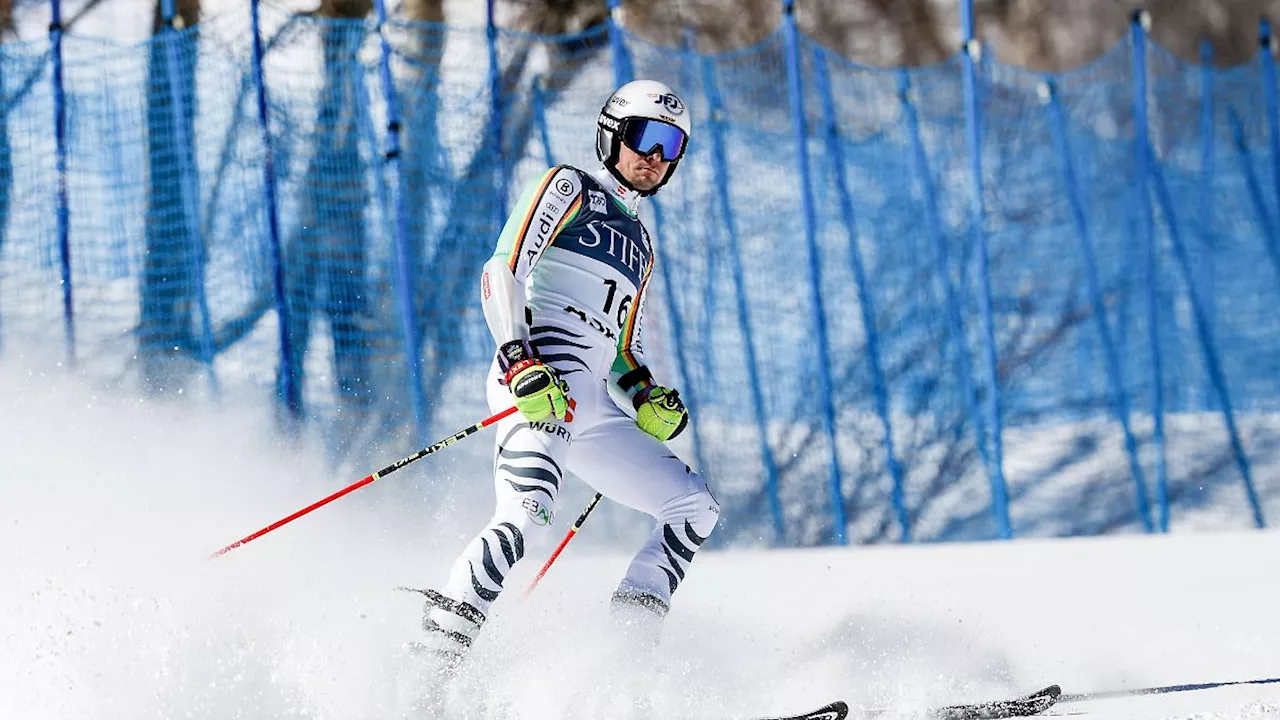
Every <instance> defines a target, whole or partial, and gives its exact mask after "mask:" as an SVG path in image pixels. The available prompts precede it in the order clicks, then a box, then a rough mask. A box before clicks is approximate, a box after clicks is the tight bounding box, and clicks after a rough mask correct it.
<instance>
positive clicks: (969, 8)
mask: <svg viewBox="0 0 1280 720" xmlns="http://www.w3.org/2000/svg"><path fill="white" fill-rule="evenodd" d="M960 24H961V26H962V30H963V32H964V46H963V49H962V52H961V53H960V59H961V62H962V63H963V68H964V109H965V112H964V116H965V130H966V135H967V136H968V146H969V173H970V175H971V179H972V183H973V188H972V193H971V194H970V197H969V233H970V235H971V238H972V241H973V243H974V246H975V248H976V250H977V256H978V282H979V285H980V287H979V292H978V303H979V307H980V308H981V313H982V340H983V359H984V360H985V365H986V368H985V369H986V379H987V396H986V414H987V425H988V426H989V427H990V428H991V452H990V456H989V458H990V460H989V462H988V464H987V477H988V479H989V480H990V482H991V512H992V514H993V515H994V516H995V521H996V532H997V533H998V534H999V536H1000V537H1001V538H1005V539H1008V538H1011V537H1013V528H1012V526H1011V525H1010V522H1009V491H1008V487H1007V486H1006V485H1005V478H1004V440H1003V432H1002V428H1001V419H1000V373H999V365H998V362H999V360H998V358H997V354H996V339H995V319H994V310H993V309H992V306H991V262H990V252H989V248H988V247H987V233H986V231H985V230H984V229H983V226H982V223H983V219H984V217H985V215H986V212H985V209H984V207H983V199H982V116H981V109H982V106H981V103H980V102H979V98H978V92H979V88H978V70H977V63H978V60H979V58H980V57H981V56H982V44H981V43H979V42H978V40H977V38H975V37H974V34H973V30H974V28H973V0H963V2H961V3H960Z"/></svg>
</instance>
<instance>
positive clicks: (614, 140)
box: [596, 80, 692, 195]
mask: <svg viewBox="0 0 1280 720" xmlns="http://www.w3.org/2000/svg"><path fill="white" fill-rule="evenodd" d="M691 129H692V122H691V121H690V119H689V108H688V107H686V106H685V104H684V101H683V100H681V99H680V96H678V95H676V93H675V91H674V90H672V89H671V88H669V87H667V86H666V85H664V84H662V83H660V82H658V81H656V80H633V81H631V82H629V83H627V84H626V85H623V86H622V87H620V88H618V89H617V90H615V91H614V93H613V94H612V95H610V96H609V99H608V101H606V102H605V104H604V107H602V108H600V118H599V119H598V120H597V121H596V157H597V158H599V159H600V162H602V163H604V166H605V167H606V168H608V170H609V172H611V173H613V176H614V177H615V178H617V179H618V182H620V183H622V184H623V185H624V186H626V187H628V188H631V189H632V190H635V191H636V192H639V193H640V194H641V195H652V194H654V193H656V192H658V188H660V187H662V186H663V185H665V184H667V181H668V180H670V179H671V175H672V174H673V173H675V171H676V165H677V164H678V163H679V162H680V158H681V157H683V156H684V150H685V147H686V146H687V145H688V144H689V132H690V130H691ZM624 142H625V143H626V144H627V147H629V148H631V149H632V150H635V151H636V152H638V153H642V154H648V153H651V152H653V151H654V150H655V149H657V148H659V147H661V149H662V157H663V159H664V160H667V161H669V162H670V163H671V165H670V166H669V167H668V168H667V174H666V175H665V176H664V177H663V178H662V180H660V181H659V182H658V184H657V185H654V186H653V187H652V188H650V189H649V190H639V189H637V188H636V187H634V186H632V185H631V183H630V182H628V181H627V179H626V178H624V177H623V176H622V173H620V172H618V152H619V150H620V149H621V147H622V144H623V143H624Z"/></svg>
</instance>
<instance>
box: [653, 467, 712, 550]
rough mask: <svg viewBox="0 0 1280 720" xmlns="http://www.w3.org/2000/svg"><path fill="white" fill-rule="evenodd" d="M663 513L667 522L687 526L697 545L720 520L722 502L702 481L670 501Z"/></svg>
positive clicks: (677, 525)
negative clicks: (693, 488)
mask: <svg viewBox="0 0 1280 720" xmlns="http://www.w3.org/2000/svg"><path fill="white" fill-rule="evenodd" d="M699 480H701V478H699ZM663 514H664V515H665V517H664V518H663V520H664V521H665V522H666V523H667V524H673V525H675V526H676V527H685V526H687V530H686V532H687V533H688V534H689V535H690V539H691V540H692V541H693V542H694V543H695V545H697V546H701V545H702V543H703V541H705V540H706V539H707V537H708V536H710V535H711V532H712V530H714V529H715V526H716V523H717V522H718V521H719V520H720V503H719V502H718V501H717V500H716V498H715V496H714V495H712V494H711V490H710V489H709V488H708V487H707V485H706V483H705V482H701V481H700V482H699V483H698V484H697V489H695V490H693V491H692V492H690V493H689V494H687V495H684V496H682V497H680V498H678V499H676V500H675V501H673V502H672V503H670V504H669V505H668V506H667V508H666V512H665V513H663Z"/></svg>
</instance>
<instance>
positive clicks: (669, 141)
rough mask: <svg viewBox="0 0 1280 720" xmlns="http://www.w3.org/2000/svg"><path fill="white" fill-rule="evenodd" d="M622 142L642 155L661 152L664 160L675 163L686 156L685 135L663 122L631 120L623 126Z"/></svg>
mask: <svg viewBox="0 0 1280 720" xmlns="http://www.w3.org/2000/svg"><path fill="white" fill-rule="evenodd" d="M622 142H623V143H625V144H626V146H627V147H629V148H631V149H632V150H635V151H636V152H638V153H640V154H641V155H649V154H650V153H652V152H654V151H655V150H661V151H662V159H663V160H666V161H667V162H674V161H676V160H679V159H680V156H681V155H683V154H684V143H685V134H684V131H683V130H681V129H680V128H678V127H676V126H675V125H672V124H671V123H665V122H662V121H661V120H647V119H644V118H629V119H627V120H626V121H625V122H624V123H623V126H622Z"/></svg>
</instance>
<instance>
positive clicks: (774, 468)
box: [702, 57, 786, 544]
mask: <svg viewBox="0 0 1280 720" xmlns="http://www.w3.org/2000/svg"><path fill="white" fill-rule="evenodd" d="M702 84H703V91H704V92H705V93H706V95H707V103H708V104H709V105H710V107H709V108H708V109H709V111H710V112H709V115H710V121H709V122H708V123H707V129H706V132H707V134H708V135H709V136H710V137H711V166H712V169H713V171H714V172H715V177H716V183H715V187H716V199H717V200H718V201H719V203H720V208H721V211H722V212H723V213H724V226H725V231H726V233H727V234H728V241H729V259H730V267H731V269H732V272H733V290H734V297H735V299H736V301H737V315H738V331H739V332H741V333H742V345H743V347H744V349H745V350H746V354H747V356H746V365H747V367H746V370H747V377H748V379H750V381H751V407H752V410H753V411H754V412H755V416H756V439H757V441H758V442H759V443H760V460H761V462H762V463H763V464H764V472H765V492H766V493H768V495H769V513H770V515H771V516H772V517H773V537H774V543H775V544H781V543H782V542H784V541H785V540H786V523H785V520H784V519H783V515H782V496H781V493H780V492H779V489H778V464H777V461H776V460H775V459H774V457H773V449H772V448H770V447H769V434H768V414H767V413H766V412H765V407H764V394H763V393H762V392H761V390H760V370H759V364H758V362H757V360H756V345H755V340H754V338H753V337H752V333H751V308H750V305H749V304H748V303H747V293H746V280H745V279H744V277H743V272H742V248H741V246H740V245H739V244H738V224H737V222H736V221H735V219H734V217H733V205H732V203H731V202H730V197H732V196H731V194H730V192H729V180H730V177H731V176H730V175H729V163H728V160H727V158H726V157H725V152H724V147H725V146H724V135H723V120H724V104H723V99H722V98H721V96H720V88H719V86H718V85H717V84H716V80H715V68H714V66H713V61H712V59H711V58H710V57H703V58H702Z"/></svg>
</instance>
